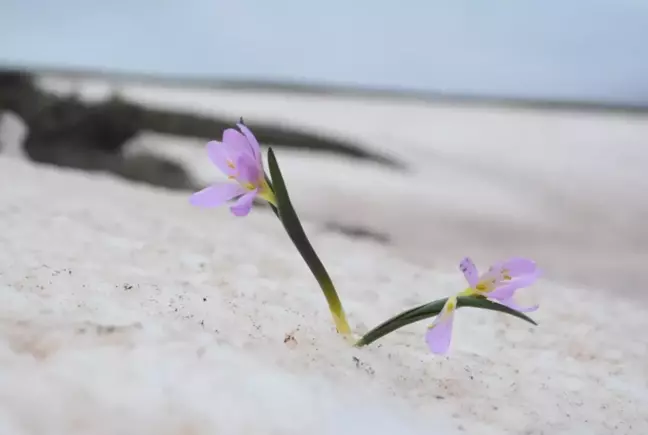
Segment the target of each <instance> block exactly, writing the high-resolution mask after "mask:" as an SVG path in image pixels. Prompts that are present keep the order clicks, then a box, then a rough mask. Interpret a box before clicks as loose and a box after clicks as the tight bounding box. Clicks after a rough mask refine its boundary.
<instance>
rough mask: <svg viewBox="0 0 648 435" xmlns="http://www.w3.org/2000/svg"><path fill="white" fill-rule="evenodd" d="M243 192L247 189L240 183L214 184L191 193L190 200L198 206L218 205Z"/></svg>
mask: <svg viewBox="0 0 648 435" xmlns="http://www.w3.org/2000/svg"><path fill="white" fill-rule="evenodd" d="M243 193H245V189H243V187H241V186H239V185H238V184H233V183H224V184H214V185H213V186H209V187H207V188H205V189H203V190H201V191H199V192H196V193H194V194H193V195H191V197H189V202H190V203H191V204H192V205H195V206H198V207H218V206H220V205H223V204H224V203H226V202H227V201H229V200H230V199H232V198H234V197H236V196H238V195H242V194H243Z"/></svg>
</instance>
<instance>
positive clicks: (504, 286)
mask: <svg viewBox="0 0 648 435" xmlns="http://www.w3.org/2000/svg"><path fill="white" fill-rule="evenodd" d="M538 276H539V271H537V270H536V271H535V272H534V273H530V274H528V275H522V276H518V277H516V278H513V279H512V280H510V281H502V282H501V283H500V284H499V285H498V286H497V288H495V290H493V291H491V292H489V293H488V297H489V298H491V299H497V300H504V299H509V298H511V297H512V296H513V294H514V293H515V292H516V291H517V290H519V289H521V288H524V287H528V286H530V285H531V284H533V283H534V282H535V281H536V280H537V279H538Z"/></svg>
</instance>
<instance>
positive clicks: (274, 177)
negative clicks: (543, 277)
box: [190, 119, 539, 354]
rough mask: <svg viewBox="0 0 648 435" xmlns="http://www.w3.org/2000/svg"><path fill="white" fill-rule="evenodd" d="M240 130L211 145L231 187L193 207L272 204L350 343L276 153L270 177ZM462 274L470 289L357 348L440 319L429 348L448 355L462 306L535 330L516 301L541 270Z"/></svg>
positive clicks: (373, 334)
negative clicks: (490, 312) (505, 317)
mask: <svg viewBox="0 0 648 435" xmlns="http://www.w3.org/2000/svg"><path fill="white" fill-rule="evenodd" d="M237 127H238V130H236V129H233V128H228V129H226V130H225V131H224V133H223V139H222V141H220V142H219V141H211V142H209V143H208V144H207V155H208V156H209V158H210V160H211V161H212V163H213V164H214V165H215V166H216V167H218V169H220V171H221V172H222V173H223V174H224V175H225V176H226V177H227V179H228V180H229V181H228V182H222V183H216V184H214V185H212V186H209V187H207V188H205V189H203V190H201V191H199V192H196V193H194V194H193V195H192V196H191V198H190V202H191V204H193V205H195V206H199V207H218V206H221V205H224V204H226V203H228V202H229V201H233V203H232V204H231V205H230V210H231V212H232V213H233V214H234V215H235V216H247V215H248V214H249V213H250V210H251V209H252V206H253V203H254V200H255V199H257V198H259V199H262V200H265V201H267V202H268V203H269V204H270V206H271V208H272V211H273V212H274V213H275V215H276V216H277V218H278V219H279V220H280V221H281V223H282V224H283V226H284V228H285V230H286V232H287V233H288V235H289V236H290V239H291V240H292V241H293V243H294V244H295V247H296V248H297V250H298V251H299V253H300V254H301V256H302V258H303V259H304V261H305V262H306V264H307V265H308V267H309V268H310V270H311V272H312V273H313V276H314V277H315V279H316V280H317V281H318V283H319V285H320V287H321V289H322V292H323V293H324V296H325V298H326V300H327V302H328V305H329V310H330V311H331V314H332V317H333V320H334V323H335V326H336V328H337V330H338V332H339V333H341V334H343V335H345V336H346V337H350V336H351V328H350V327H349V325H348V323H347V320H346V315H345V313H344V309H343V307H342V302H341V301H340V299H339V297H338V294H337V291H336V289H335V287H334V286H333V282H332V281H331V279H330V277H329V275H328V273H327V272H326V269H325V268H324V265H323V264H322V262H321V261H320V259H319V257H318V256H317V254H316V253H315V250H314V249H313V247H312V246H311V244H310V242H309V241H308V238H307V237H306V234H305V233H304V230H303V228H302V226H301V223H300V221H299V218H298V217H297V214H296V212H295V210H294V208H293V207H292V204H291V202H290V198H289V196H288V191H287V190H286V186H285V183H284V180H283V177H282V175H281V171H280V170H279V165H278V163H277V160H276V157H275V155H274V152H273V151H272V149H269V150H268V163H269V167H270V175H271V177H268V176H267V175H266V172H265V170H264V167H263V157H262V153H261V148H260V146H259V142H258V141H257V139H256V137H255V136H254V134H253V133H252V131H250V129H249V128H248V127H247V126H246V125H245V124H244V123H243V120H242V119H241V122H239V123H238V124H237ZM459 268H460V270H461V271H462V272H463V274H464V277H465V278H466V281H467V282H468V285H469V287H468V288H466V289H465V290H463V291H461V292H459V293H457V294H456V295H454V296H451V297H449V298H446V299H442V300H437V301H434V302H431V303H428V304H424V305H421V306H419V307H415V308H412V309H409V310H406V311H404V312H402V313H400V314H398V315H396V316H394V317H392V318H391V319H388V320H387V321H385V322H383V323H382V324H380V325H378V326H377V327H375V328H374V329H372V330H371V331H369V332H367V333H366V334H364V335H363V336H362V337H361V338H360V339H359V340H358V341H357V342H356V343H355V345H356V346H365V345H368V344H370V343H372V342H373V341H375V340H377V339H379V338H381V337H383V336H385V335H387V334H389V333H391V332H393V331H395V330H397V329H399V328H401V327H403V326H405V325H408V324H410V323H414V322H417V321H420V320H422V319H425V318H430V317H435V319H434V321H433V322H432V324H431V325H430V326H429V327H428V329H427V333H426V342H427V344H428V347H429V349H430V350H431V351H432V352H433V353H436V354H443V353H446V352H447V351H448V349H449V347H450V342H451V338H452V327H453V322H454V315H455V312H456V310H457V309H458V308H460V307H461V306H472V307H475V308H481V309H488V310H493V311H499V312H503V313H506V314H510V315H513V316H516V317H519V318H521V319H523V320H526V321H528V322H531V323H534V324H535V322H533V320H531V319H530V318H529V317H527V316H526V315H525V314H524V313H526V312H531V311H535V310H536V309H537V308H538V306H537V305H536V306H531V307H522V306H520V305H518V304H517V303H516V302H515V300H514V295H515V293H516V291H518V290H520V289H522V288H524V287H527V286H529V285H531V284H533V283H534V282H535V281H536V279H537V278H538V276H539V270H538V269H537V267H536V264H535V263H534V262H533V261H531V260H529V259H525V258H512V259H509V260H506V261H503V262H500V263H497V264H495V265H493V266H492V267H491V268H490V269H488V271H486V272H485V273H483V274H481V275H480V274H479V272H478V271H477V267H475V264H474V263H473V262H472V260H470V259H469V258H465V259H463V260H462V261H461V262H460V264H459Z"/></svg>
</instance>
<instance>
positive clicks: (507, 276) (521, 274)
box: [425, 258, 540, 354]
mask: <svg viewBox="0 0 648 435" xmlns="http://www.w3.org/2000/svg"><path fill="white" fill-rule="evenodd" d="M459 269H460V270H461V271H462V272H463V274H464V276H465V277H466V280H467V281H468V284H469V285H470V287H468V288H467V289H466V290H464V291H462V292H461V293H459V294H458V295H457V296H471V295H480V296H484V297H486V298H488V299H491V300H493V301H496V302H499V303H500V304H502V305H506V306H508V307H510V308H512V309H514V310H517V311H521V312H529V311H535V310H537V309H538V305H534V306H531V307H521V306H519V305H518V304H517V303H516V302H515V301H514V300H513V296H514V294H515V292H516V291H517V290H520V289H521V288H523V287H528V286H529V285H531V284H533V283H534V282H535V280H536V279H538V276H539V275H540V272H539V270H538V269H537V268H536V265H535V262H533V261H531V260H527V259H525V258H512V259H510V260H506V261H503V262H500V263H497V264H495V265H493V266H492V267H491V268H490V269H488V271H487V272H486V273H484V274H483V275H481V276H480V275H479V272H478V271H477V268H476V267H475V264H474V263H473V262H472V260H471V259H470V258H464V259H463V260H462V261H461V263H459ZM457 296H452V297H450V298H448V300H447V301H446V303H445V304H444V306H443V308H442V309H441V312H440V313H439V315H437V316H436V318H435V319H434V321H433V322H432V324H431V325H430V326H429V327H428V330H427V333H426V335H425V341H426V342H427V345H428V347H429V348H430V351H432V352H433V353H436V354H444V353H446V352H447V351H448V348H449V347H450V341H451V338H452V325H453V322H454V313H455V311H456V309H457Z"/></svg>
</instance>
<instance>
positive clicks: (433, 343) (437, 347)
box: [425, 307, 454, 355]
mask: <svg viewBox="0 0 648 435" xmlns="http://www.w3.org/2000/svg"><path fill="white" fill-rule="evenodd" d="M444 308H445V307H444ZM453 320H454V311H451V312H449V313H448V312H442V313H441V314H439V315H438V316H437V317H436V319H434V322H432V324H431V325H430V326H429V327H428V330H427V333H426V334H425V341H426V342H427V345H428V348H430V351H431V352H432V353H436V354H439V355H442V354H444V353H446V352H447V351H448V349H449V348H450V341H451V340H452V324H453Z"/></svg>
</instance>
